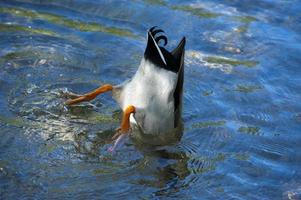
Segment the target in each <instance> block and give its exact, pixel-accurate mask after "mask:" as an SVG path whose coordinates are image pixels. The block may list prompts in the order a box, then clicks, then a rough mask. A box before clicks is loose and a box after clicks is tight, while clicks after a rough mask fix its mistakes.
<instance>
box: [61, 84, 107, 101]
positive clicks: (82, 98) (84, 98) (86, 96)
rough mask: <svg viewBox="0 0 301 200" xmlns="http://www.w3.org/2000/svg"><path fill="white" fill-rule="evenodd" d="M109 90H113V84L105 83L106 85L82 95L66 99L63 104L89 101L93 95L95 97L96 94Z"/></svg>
mask: <svg viewBox="0 0 301 200" xmlns="http://www.w3.org/2000/svg"><path fill="white" fill-rule="evenodd" d="M111 90H113V86H112V85H109V84H106V85H103V86H101V87H99V88H97V89H96V90H94V91H92V92H89V93H87V94H84V95H80V96H78V97H77V98H75V99H70V100H68V101H66V102H65V104H67V105H73V104H78V103H80V102H83V101H91V100H92V99H95V97H97V95H99V94H101V93H104V92H107V91H111Z"/></svg>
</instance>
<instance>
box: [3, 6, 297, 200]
mask: <svg viewBox="0 0 301 200" xmlns="http://www.w3.org/2000/svg"><path fill="white" fill-rule="evenodd" d="M300 10H301V4H300V2H298V1H297V0H292V1H277V2H274V1H266V0H257V1H254V2H253V3H252V4H250V3H249V2H247V1H228V0H226V1H223V2H220V1H215V0H211V1H165V0H145V1H144V0H143V1H141V0H135V1H101V2H91V1H86V0H84V1H75V2H74V1H64V2H63V1H45V2H44V1H2V2H0V48H1V50H0V69H1V70H0V130H1V131H0V135H1V140H0V199H16V198H21V199H22V198H23V199H44V198H51V199H64V198H70V199H71V198H72V199H74V198H75V199H104V198H108V197H109V198H111V199H168V198H170V199H200V198H201V199H300V198H301V192H300V191H301V189H300V187H301V181H300V177H301V173H300V168H301V166H300V163H301V154H300V152H301V149H300V142H301V138H300V134H299V132H300V130H301V125H300V122H301V117H300V116H301V104H300V101H299V99H300V97H301V96H300V92H299V91H301V88H300V85H301V82H300V77H299V76H300V68H299V65H300V63H301V60H300V56H299V55H300V51H301V45H300V44H301V43H300V39H301V38H300V30H301V29H300V28H301V27H300V19H301V15H300ZM154 25H158V26H160V27H162V28H163V29H164V30H165V31H166V33H167V35H169V36H170V38H169V41H170V43H172V45H173V43H175V42H176V41H178V39H179V38H181V37H182V36H184V35H185V36H186V38H187V50H186V57H185V65H186V69H185V70H186V71H185V93H184V113H183V121H184V125H185V127H184V134H183V138H182V140H181V141H180V142H178V143H176V144H172V145H167V146H156V147H154V146H147V145H145V144H140V143H139V142H137V141H134V140H131V139H128V140H127V141H126V145H125V146H124V147H122V148H121V149H120V150H119V151H117V153H116V154H114V155H111V154H109V153H108V152H107V149H108V147H109V145H110V142H111V137H112V136H113V135H114V133H115V129H116V128H117V127H118V126H119V122H120V115H121V112H120V109H119V107H118V105H117V104H116V103H115V102H114V101H113V100H112V98H111V97H110V95H109V94H104V95H102V96H101V97H99V98H98V100H96V101H93V102H91V103H86V104H82V105H79V106H75V107H72V108H67V107H65V106H64V105H63V102H64V100H65V97H64V94H66V92H70V91H72V92H76V93H84V92H87V91H89V90H91V89H94V88H96V87H98V86H99V85H101V84H104V83H112V84H118V83H121V82H123V81H124V80H126V79H128V78H130V77H131V76H132V75H133V74H134V73H135V71H136V70H137V66H138V64H139V62H140V60H141V57H142V54H143V51H144V48H145V33H146V32H145V31H146V29H147V28H149V27H151V26H154ZM67 88H68V89H67Z"/></svg>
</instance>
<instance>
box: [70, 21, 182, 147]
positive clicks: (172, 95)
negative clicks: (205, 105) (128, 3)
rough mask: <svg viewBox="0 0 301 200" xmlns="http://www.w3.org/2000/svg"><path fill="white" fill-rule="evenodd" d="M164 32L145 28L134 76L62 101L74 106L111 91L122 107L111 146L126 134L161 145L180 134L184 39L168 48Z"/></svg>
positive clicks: (155, 28) (116, 143)
mask: <svg viewBox="0 0 301 200" xmlns="http://www.w3.org/2000/svg"><path fill="white" fill-rule="evenodd" d="M167 43H168V39H167V37H166V35H165V32H164V31H163V30H162V29H159V28H157V26H154V27H151V28H150V29H148V30H147V43H146V48H145V51H144V56H143V57H142V59H141V62H140V65H139V67H138V70H137V71H136V73H135V74H134V76H133V77H132V78H131V79H129V80H126V81H125V82H123V83H122V84H119V85H115V86H114V85H111V84H104V85H102V86H100V87H99V88H97V89H95V90H93V91H91V92H88V93H86V94H83V95H72V98H70V99H68V100H67V101H65V104H66V105H67V106H73V105H75V104H79V103H81V102H84V101H91V100H93V99H95V98H96V97H97V96H98V95H100V94H102V93H105V92H111V93H112V97H113V99H115V100H116V101H117V103H118V104H119V106H120V108H121V109H122V120H121V124H120V128H118V129H117V132H116V134H115V135H114V136H113V137H112V139H113V141H115V143H114V146H113V148H111V150H113V149H115V147H116V146H117V145H118V144H119V143H120V141H121V140H122V139H123V138H124V137H125V136H127V135H132V136H133V138H135V139H137V140H140V141H142V142H144V143H149V144H154V145H164V144H166V143H167V142H169V141H171V140H178V139H179V138H181V136H182V129H183V124H182V104H183V102H182V101H183V83H184V54H185V43H186V39H185V37H183V38H182V39H181V40H180V42H179V43H178V45H177V46H176V47H175V48H174V49H173V50H172V51H168V50H167V49H166V48H165V47H166V45H167Z"/></svg>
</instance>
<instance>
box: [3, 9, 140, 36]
mask: <svg viewBox="0 0 301 200" xmlns="http://www.w3.org/2000/svg"><path fill="white" fill-rule="evenodd" d="M0 12H2V13H9V14H12V15H15V16H20V17H27V18H30V19H33V20H37V19H40V20H45V21H48V22H50V23H53V24H58V25H62V26H65V27H69V28H73V29H77V30H79V31H87V32H103V33H108V34H112V35H117V36H124V37H131V38H137V36H136V35H135V34H134V33H132V32H130V31H129V30H126V29H121V28H116V27H107V26H104V25H102V24H99V23H84V22H81V21H75V20H71V19H68V18H66V17H63V16H60V15H55V14H50V13H43V12H36V11H34V10H27V9H20V8H12V7H2V8H0Z"/></svg>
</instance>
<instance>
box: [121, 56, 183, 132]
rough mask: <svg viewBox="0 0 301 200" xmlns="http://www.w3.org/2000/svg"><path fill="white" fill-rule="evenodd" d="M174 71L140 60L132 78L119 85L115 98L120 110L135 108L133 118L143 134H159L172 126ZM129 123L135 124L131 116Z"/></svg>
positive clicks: (175, 75)
mask: <svg viewBox="0 0 301 200" xmlns="http://www.w3.org/2000/svg"><path fill="white" fill-rule="evenodd" d="M177 78H178V76H177V74H176V73H174V72H171V71H168V70H165V69H163V68H159V67H156V66H155V65H154V64H152V63H151V62H148V61H147V60H145V59H142V61H141V63H140V66H139V69H138V71H137V72H136V74H135V75H134V77H133V78H132V79H131V80H130V81H128V82H126V83H124V85H122V86H121V91H120V93H119V95H118V97H116V100H117V101H118V102H119V104H120V106H121V108H122V109H123V110H125V109H126V107H127V106H129V105H133V106H135V107H136V114H135V119H136V120H137V121H138V123H139V125H140V126H141V128H143V131H144V133H145V134H161V133H164V132H168V131H170V130H172V129H173V128H174V117H175V116H174V97H173V93H174V90H175V87H176V85H177ZM130 121H131V123H135V120H134V119H133V116H131V118H130Z"/></svg>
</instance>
